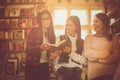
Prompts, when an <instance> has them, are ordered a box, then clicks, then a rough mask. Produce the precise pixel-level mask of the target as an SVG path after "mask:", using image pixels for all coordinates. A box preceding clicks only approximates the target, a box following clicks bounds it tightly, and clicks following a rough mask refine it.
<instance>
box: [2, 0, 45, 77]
mask: <svg viewBox="0 0 120 80" xmlns="http://www.w3.org/2000/svg"><path fill="white" fill-rule="evenodd" d="M26 5H27V7H26ZM44 5H45V2H44V0H1V1H0V51H2V52H1V53H0V57H4V56H6V59H7V64H5V63H3V64H4V65H6V67H7V68H5V67H4V65H3V66H2V67H0V76H1V75H7V76H8V75H12V76H13V75H20V74H21V73H22V72H24V66H25V60H24V57H25V53H26V39H27V34H28V33H29V31H30V30H31V28H32V27H35V26H36V25H37V22H36V14H37V12H38V11H39V10H40V9H41V8H43V7H45V6H44ZM1 6H2V7H1ZM0 60H1V61H2V58H1V59H0ZM3 61H4V60H3ZM22 75H23V74H22Z"/></svg>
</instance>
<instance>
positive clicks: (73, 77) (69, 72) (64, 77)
mask: <svg viewBox="0 0 120 80" xmlns="http://www.w3.org/2000/svg"><path fill="white" fill-rule="evenodd" d="M81 73H82V70H81V68H79V67H74V68H67V67H60V68H59V69H58V70H57V72H56V80H81Z"/></svg>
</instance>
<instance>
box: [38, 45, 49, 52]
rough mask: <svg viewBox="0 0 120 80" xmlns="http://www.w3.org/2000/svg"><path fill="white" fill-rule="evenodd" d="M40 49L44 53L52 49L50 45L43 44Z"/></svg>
mask: <svg viewBox="0 0 120 80" xmlns="http://www.w3.org/2000/svg"><path fill="white" fill-rule="evenodd" d="M40 48H41V50H42V51H46V50H48V49H50V46H49V45H48V44H42V45H41V46H40Z"/></svg>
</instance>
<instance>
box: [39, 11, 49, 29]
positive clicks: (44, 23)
mask: <svg viewBox="0 0 120 80" xmlns="http://www.w3.org/2000/svg"><path fill="white" fill-rule="evenodd" d="M41 23H42V26H43V27H44V28H48V27H50V23H51V21H50V16H49V15H48V14H47V13H46V14H43V15H42V16H41Z"/></svg>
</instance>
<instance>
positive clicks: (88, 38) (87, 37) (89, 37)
mask: <svg viewBox="0 0 120 80" xmlns="http://www.w3.org/2000/svg"><path fill="white" fill-rule="evenodd" d="M92 37H93V35H92V34H89V35H87V36H86V37H85V40H90V39H91V38H92Z"/></svg>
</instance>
